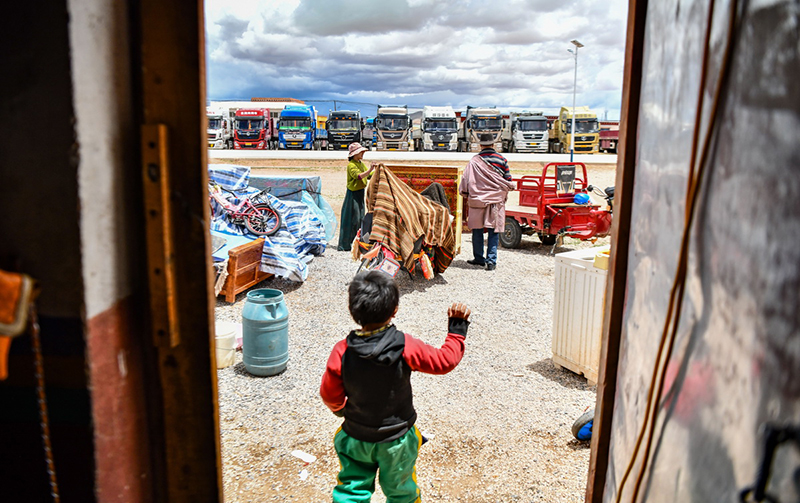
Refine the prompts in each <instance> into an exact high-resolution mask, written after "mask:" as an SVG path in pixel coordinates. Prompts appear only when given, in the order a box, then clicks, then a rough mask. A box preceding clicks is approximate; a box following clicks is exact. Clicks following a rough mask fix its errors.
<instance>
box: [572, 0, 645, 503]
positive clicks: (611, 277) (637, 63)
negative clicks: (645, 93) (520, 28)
mask: <svg viewBox="0 0 800 503" xmlns="http://www.w3.org/2000/svg"><path fill="white" fill-rule="evenodd" d="M646 21H647V0H629V2H628V27H627V38H626V44H625V73H624V77H623V85H622V110H621V113H620V130H619V143H618V158H617V180H616V184H615V192H614V218H613V221H612V226H611V257H610V261H609V264H610V268H609V271H608V272H609V274H608V284H607V285H606V298H605V310H604V312H605V316H604V318H603V343H602V348H601V351H600V369H599V375H598V382H597V402H596V405H595V415H594V425H593V427H592V442H591V457H590V460H589V479H588V482H587V486H586V500H585V501H586V503H601V502H602V501H603V494H604V492H605V491H604V490H605V484H606V472H607V470H608V463H609V454H610V449H609V448H610V442H611V425H612V422H613V418H614V397H615V393H616V389H617V365H618V362H619V354H620V353H619V350H620V342H621V336H622V324H623V317H624V314H625V295H626V293H627V292H626V291H627V284H628V251H629V247H630V230H631V210H632V206H633V187H634V181H635V177H636V151H637V141H636V137H637V130H638V128H639V104H640V97H641V86H642V66H643V62H644V36H645V25H646Z"/></svg>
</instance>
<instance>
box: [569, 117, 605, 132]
mask: <svg viewBox="0 0 800 503" xmlns="http://www.w3.org/2000/svg"><path fill="white" fill-rule="evenodd" d="M599 130H600V128H599V127H598V125H597V119H575V131H576V132H577V133H578V134H580V133H596V132H598V131H599ZM570 132H572V121H571V120H567V133H570Z"/></svg>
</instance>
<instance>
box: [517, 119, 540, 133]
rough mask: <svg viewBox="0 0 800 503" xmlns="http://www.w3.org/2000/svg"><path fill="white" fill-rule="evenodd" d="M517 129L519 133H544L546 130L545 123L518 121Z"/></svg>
mask: <svg viewBox="0 0 800 503" xmlns="http://www.w3.org/2000/svg"><path fill="white" fill-rule="evenodd" d="M517 129H519V130H520V131H544V130H546V129H547V121H546V120H542V121H519V122H517Z"/></svg>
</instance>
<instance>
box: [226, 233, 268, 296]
mask: <svg viewBox="0 0 800 503" xmlns="http://www.w3.org/2000/svg"><path fill="white" fill-rule="evenodd" d="M263 249H264V238H258V239H256V240H255V241H253V242H251V243H247V244H243V245H239V246H237V247H236V248H232V249H231V250H230V251H229V252H228V277H227V278H226V279H225V285H224V286H223V287H222V290H221V291H220V292H219V294H220V295H225V302H233V301H235V300H236V295H237V294H239V293H241V292H243V291H245V290H247V289H248V288H250V287H252V286H254V285H256V284H258V283H260V282H262V281H264V280H265V279H267V278H270V277H272V276H273V274H271V273H268V272H263V271H262V270H261V253H262V250H263Z"/></svg>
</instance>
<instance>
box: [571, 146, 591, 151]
mask: <svg viewBox="0 0 800 503" xmlns="http://www.w3.org/2000/svg"><path fill="white" fill-rule="evenodd" d="M591 151H592V147H578V146H576V147H575V152H591Z"/></svg>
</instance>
